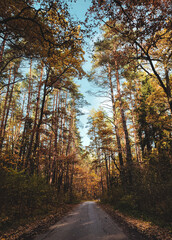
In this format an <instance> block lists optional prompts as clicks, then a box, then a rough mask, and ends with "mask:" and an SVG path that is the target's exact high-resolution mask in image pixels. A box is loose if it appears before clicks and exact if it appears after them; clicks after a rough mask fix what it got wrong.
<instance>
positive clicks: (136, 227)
mask: <svg viewBox="0 0 172 240" xmlns="http://www.w3.org/2000/svg"><path fill="white" fill-rule="evenodd" d="M98 204H99V206H101V208H102V209H103V210H105V211H106V212H107V213H108V214H109V215H110V216H111V217H112V218H113V219H114V220H115V222H117V223H118V224H119V225H120V227H121V228H122V229H123V231H124V232H125V233H126V235H127V236H129V238H130V240H136V239H137V240H171V239H172V235H171V234H170V232H169V231H167V230H165V229H163V228H160V227H158V226H156V225H153V224H151V223H150V222H145V221H142V220H139V219H134V218H132V217H130V216H126V215H124V214H122V213H121V212H119V211H118V210H114V208H113V207H112V206H110V205H109V204H102V203H98Z"/></svg>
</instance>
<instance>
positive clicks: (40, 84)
mask: <svg viewBox="0 0 172 240" xmlns="http://www.w3.org/2000/svg"><path fill="white" fill-rule="evenodd" d="M42 76H43V67H42V69H41V75H40V81H39V85H38V95H37V102H36V110H35V118H34V124H33V129H32V134H31V138H30V142H29V146H28V152H27V156H26V162H30V164H32V160H31V159H30V158H31V157H32V146H33V140H34V136H35V132H36V124H37V118H38V111H39V104H40V93H41V86H42ZM28 102H29V101H28Z"/></svg>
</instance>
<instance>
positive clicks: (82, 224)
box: [34, 201, 128, 240]
mask: <svg viewBox="0 0 172 240" xmlns="http://www.w3.org/2000/svg"><path fill="white" fill-rule="evenodd" d="M34 240H128V238H127V236H126V235H125V234H124V232H123V231H122V229H121V228H120V227H119V226H118V225H117V224H116V223H115V222H114V221H113V220H112V218H111V217H110V216H109V215H108V214H107V213H106V212H104V211H103V210H102V209H101V208H100V207H99V206H98V205H97V204H96V203H95V202H92V201H89V202H84V203H82V204H80V205H79V206H77V207H76V208H75V209H74V210H73V211H72V212H71V213H70V214H68V215H67V216H66V217H64V218H63V219H62V220H61V221H59V222H57V223H56V224H55V225H54V226H52V227H50V229H49V231H48V232H47V233H45V234H41V235H39V236H37V237H36V238H34Z"/></svg>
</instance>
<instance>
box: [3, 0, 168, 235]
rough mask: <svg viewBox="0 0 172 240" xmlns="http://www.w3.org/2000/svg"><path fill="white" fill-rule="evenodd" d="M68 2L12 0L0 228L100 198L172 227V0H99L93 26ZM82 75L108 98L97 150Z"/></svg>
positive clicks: (98, 121) (6, 34)
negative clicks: (87, 63)
mask: <svg viewBox="0 0 172 240" xmlns="http://www.w3.org/2000/svg"><path fill="white" fill-rule="evenodd" d="M78 1H79V0H78ZM69 2H72V1H68V0H66V1H62V0H51V1H49V0H1V8H0V229H1V230H0V231H4V230H7V229H9V228H10V227H11V226H13V225H15V224H16V226H18V225H20V224H21V223H23V222H25V221H26V220H27V219H29V218H31V219H33V218H34V217H36V216H43V215H46V214H48V213H50V212H53V211H56V210H57V209H58V207H59V206H60V205H61V204H65V203H76V202H79V201H82V200H89V199H95V200H96V199H100V200H101V202H102V203H109V204H111V205H112V206H113V207H114V208H115V209H118V210H120V211H121V212H127V214H131V215H134V216H135V217H140V216H142V217H144V218H148V219H149V220H150V219H151V220H150V221H155V222H156V223H157V224H160V225H162V226H168V227H169V226H170V224H171V220H172V219H171V216H172V205H171V202H172V194H171V189H172V174H171V170H172V71H171V67H172V20H171V15H172V10H171V1H170V0H149V1H147V0H144V1H143V0H140V1H134V0H123V1H122V0H113V1H112V0H90V1H89V2H90V8H89V9H88V10H87V13H86V17H85V21H84V22H83V21H77V20H74V18H73V17H72V15H71V13H70V9H69ZM73 2H76V1H73ZM98 28H99V34H98V38H97V40H95V39H94V44H93V49H92V53H91V58H92V63H91V64H92V67H91V69H90V71H88V72H86V71H84V68H83V65H84V63H85V61H86V60H85V48H84V46H85V44H86V42H88V39H90V40H91V39H92V36H93V35H94V34H96V33H95V31H97V30H95V29H98ZM86 39H87V40H86ZM91 41H92V40H91ZM76 79H79V80H80V84H81V85H82V81H84V79H87V80H88V81H89V82H90V84H91V86H92V92H93V94H96V95H97V96H98V98H101V96H105V97H106V99H108V100H107V105H106V107H103V106H102V105H101V106H100V107H99V108H98V109H92V110H91V112H90V113H89V116H88V123H87V126H88V136H89V138H90V144H89V146H84V145H83V143H82V138H81V134H80V131H82V129H81V128H80V127H79V126H80V122H79V121H80V120H79V118H80V116H81V115H82V114H83V112H82V109H83V108H84V106H85V105H87V104H88V102H87V99H85V97H84V95H83V94H82V93H81V92H80V86H79V85H78V84H77V83H78V81H77V83H76ZM96 89H98V92H96ZM14 223H15V224H14Z"/></svg>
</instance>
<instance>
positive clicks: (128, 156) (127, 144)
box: [114, 47, 133, 185]
mask: <svg viewBox="0 0 172 240" xmlns="http://www.w3.org/2000/svg"><path fill="white" fill-rule="evenodd" d="M114 60H115V75H116V82H117V92H118V100H119V106H120V113H121V118H122V126H123V130H124V136H125V138H124V139H125V149H126V160H127V165H128V166H127V168H128V181H129V184H130V185H132V165H133V161H132V154H131V145H130V139H129V135H128V130H127V124H126V119H125V114H124V109H123V103H122V98H121V91H120V81H119V72H118V62H117V54H116V49H115V47H114Z"/></svg>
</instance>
